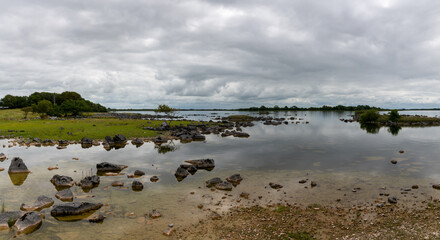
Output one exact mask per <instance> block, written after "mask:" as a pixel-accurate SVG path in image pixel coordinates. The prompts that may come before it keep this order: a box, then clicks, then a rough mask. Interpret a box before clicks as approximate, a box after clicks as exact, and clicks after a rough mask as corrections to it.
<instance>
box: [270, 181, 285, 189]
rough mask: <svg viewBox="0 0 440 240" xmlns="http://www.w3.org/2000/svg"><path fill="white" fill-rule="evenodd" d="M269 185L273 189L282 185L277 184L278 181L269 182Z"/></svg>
mask: <svg viewBox="0 0 440 240" xmlns="http://www.w3.org/2000/svg"><path fill="white" fill-rule="evenodd" d="M269 186H270V187H271V188H273V189H280V188H282V187H283V186H282V185H280V184H278V183H272V182H271V183H269Z"/></svg>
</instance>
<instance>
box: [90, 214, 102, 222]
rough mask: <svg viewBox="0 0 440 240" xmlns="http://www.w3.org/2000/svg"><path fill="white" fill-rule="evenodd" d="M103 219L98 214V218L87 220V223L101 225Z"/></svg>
mask: <svg viewBox="0 0 440 240" xmlns="http://www.w3.org/2000/svg"><path fill="white" fill-rule="evenodd" d="M104 219H105V217H104V215H102V214H99V215H98V216H95V217H92V218H89V222H91V223H102V222H103V221H104Z"/></svg>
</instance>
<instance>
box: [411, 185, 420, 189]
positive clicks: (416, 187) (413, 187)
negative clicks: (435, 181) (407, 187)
mask: <svg viewBox="0 0 440 240" xmlns="http://www.w3.org/2000/svg"><path fill="white" fill-rule="evenodd" d="M411 188H412V189H419V185H412V186H411Z"/></svg>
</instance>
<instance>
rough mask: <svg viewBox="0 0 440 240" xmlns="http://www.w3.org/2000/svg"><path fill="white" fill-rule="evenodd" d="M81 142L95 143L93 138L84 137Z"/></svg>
mask: <svg viewBox="0 0 440 240" xmlns="http://www.w3.org/2000/svg"><path fill="white" fill-rule="evenodd" d="M81 144H93V140H92V139H91V138H86V137H84V138H82V139H81Z"/></svg>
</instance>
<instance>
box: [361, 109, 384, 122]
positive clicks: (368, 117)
mask: <svg viewBox="0 0 440 240" xmlns="http://www.w3.org/2000/svg"><path fill="white" fill-rule="evenodd" d="M379 117H380V114H379V112H378V111H377V110H373V109H371V110H368V111H366V112H364V113H362V114H361V115H360V118H359V121H360V122H361V123H368V122H376V121H377V120H378V119H379Z"/></svg>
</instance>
